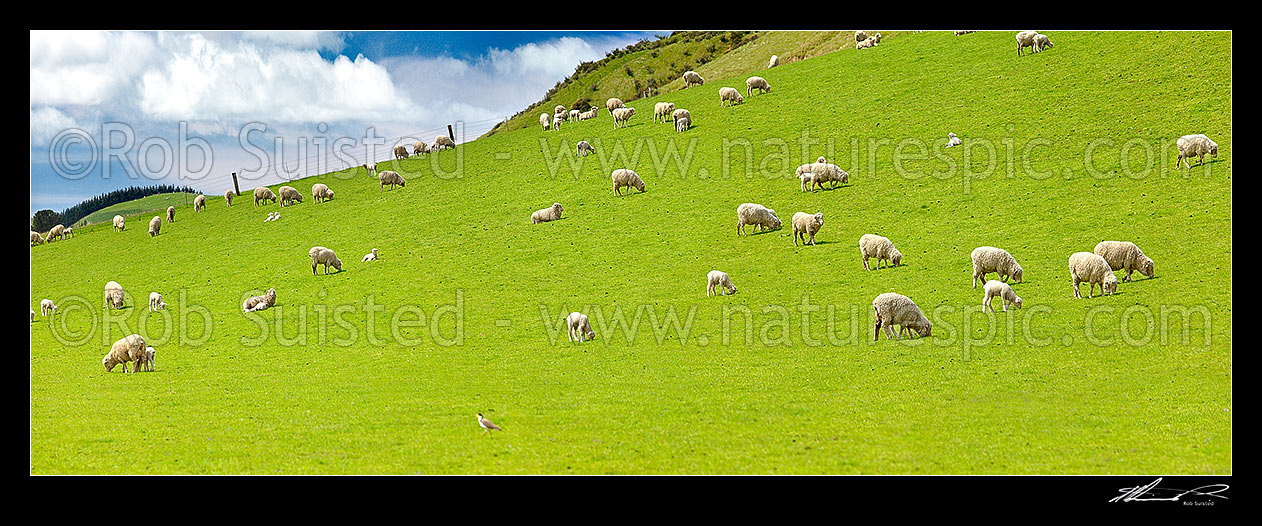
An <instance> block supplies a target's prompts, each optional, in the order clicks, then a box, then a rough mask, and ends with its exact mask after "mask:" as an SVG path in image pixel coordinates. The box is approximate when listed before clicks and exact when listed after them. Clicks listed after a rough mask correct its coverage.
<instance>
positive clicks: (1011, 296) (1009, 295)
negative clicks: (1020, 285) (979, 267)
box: [982, 279, 1021, 312]
mask: <svg viewBox="0 0 1262 526" xmlns="http://www.w3.org/2000/svg"><path fill="white" fill-rule="evenodd" d="M982 289H983V290H985V291H986V294H985V295H984V296H982V312H986V309H990V312H995V305H994V300H995V297H999V298H1000V300H1001V303H1002V304H1003V311H1004V312H1008V304H1009V303H1011V304H1013V305H1015V306H1016V307H1017V308H1018V309H1019V308H1021V297H1020V296H1017V293H1016V292H1013V291H1012V286H1011V285H1008V284H1007V283H1004V282H1002V281H995V280H993V279H992V280H990V281H987V282H986V285H984V286H982Z"/></svg>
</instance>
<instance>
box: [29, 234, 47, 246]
mask: <svg viewBox="0 0 1262 526" xmlns="http://www.w3.org/2000/svg"><path fill="white" fill-rule="evenodd" d="M43 244H44V236H41V235H39V232H36V231H34V230H32V231H31V246H35V245H43Z"/></svg>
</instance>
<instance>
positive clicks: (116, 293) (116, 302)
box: [105, 281, 123, 309]
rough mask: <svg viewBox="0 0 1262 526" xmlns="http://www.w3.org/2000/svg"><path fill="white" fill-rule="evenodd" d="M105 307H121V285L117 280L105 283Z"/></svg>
mask: <svg viewBox="0 0 1262 526" xmlns="http://www.w3.org/2000/svg"><path fill="white" fill-rule="evenodd" d="M105 307H106V308H109V309H121V308H123V286H122V285H119V284H118V282H117V281H111V282H109V283H106V284H105Z"/></svg>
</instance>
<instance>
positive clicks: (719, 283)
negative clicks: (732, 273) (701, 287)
mask: <svg viewBox="0 0 1262 526" xmlns="http://www.w3.org/2000/svg"><path fill="white" fill-rule="evenodd" d="M705 280H706V287H705V295H706V297H707V298H708V297H710V296H711V295H717V296H722V295H723V291H724V290H726V291H727V293H728V294H736V285H733V284H732V278H730V277H728V275H727V273H726V272H723V271H719V270H711V271H710V273H709V274H706V275H705Z"/></svg>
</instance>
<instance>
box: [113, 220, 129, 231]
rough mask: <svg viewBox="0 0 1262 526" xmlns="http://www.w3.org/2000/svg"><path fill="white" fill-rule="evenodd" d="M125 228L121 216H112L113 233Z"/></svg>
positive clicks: (124, 222)
mask: <svg viewBox="0 0 1262 526" xmlns="http://www.w3.org/2000/svg"><path fill="white" fill-rule="evenodd" d="M125 228H127V221H126V220H124V219H123V216H114V231H115V232H122V231H123V229H125Z"/></svg>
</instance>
